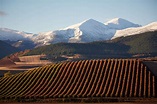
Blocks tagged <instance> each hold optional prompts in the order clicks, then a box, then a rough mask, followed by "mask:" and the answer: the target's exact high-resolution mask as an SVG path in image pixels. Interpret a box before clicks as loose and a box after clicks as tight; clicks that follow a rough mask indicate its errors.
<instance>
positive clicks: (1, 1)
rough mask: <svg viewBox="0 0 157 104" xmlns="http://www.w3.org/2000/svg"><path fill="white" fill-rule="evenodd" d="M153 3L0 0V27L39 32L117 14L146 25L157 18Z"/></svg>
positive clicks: (156, 0) (138, 0)
mask: <svg viewBox="0 0 157 104" xmlns="http://www.w3.org/2000/svg"><path fill="white" fill-rule="evenodd" d="M156 5H157V0H0V27H5V28H10V29H15V30H20V31H25V32H32V33H38V32H44V31H50V30H56V29H60V28H65V27H67V26H70V25H73V24H76V23H79V22H82V21H84V20H87V19H90V18H92V19H95V20H97V21H100V22H103V23H104V22H106V21H107V20H110V19H113V18H116V17H120V18H124V19H127V20H129V21H131V22H134V23H138V24H141V25H146V24H148V23H151V22H155V21H157V12H156V10H157V6H156Z"/></svg>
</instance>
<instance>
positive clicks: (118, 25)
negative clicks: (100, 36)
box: [104, 18, 140, 30]
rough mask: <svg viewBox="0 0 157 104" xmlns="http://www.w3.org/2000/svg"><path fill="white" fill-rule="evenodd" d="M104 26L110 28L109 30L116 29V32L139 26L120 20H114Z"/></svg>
mask: <svg viewBox="0 0 157 104" xmlns="http://www.w3.org/2000/svg"><path fill="white" fill-rule="evenodd" d="M104 24H105V25H107V26H108V27H110V28H111V29H116V30H122V29H126V28H130V27H140V25H138V24H134V23H132V22H130V21H128V20H125V19H122V18H114V19H112V20H110V21H108V22H106V23H104Z"/></svg>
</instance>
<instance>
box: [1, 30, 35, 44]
mask: <svg viewBox="0 0 157 104" xmlns="http://www.w3.org/2000/svg"><path fill="white" fill-rule="evenodd" d="M32 37H33V34H32V33H26V32H20V31H17V30H11V29H8V28H0V40H10V41H18V40H30V39H31V38H32Z"/></svg>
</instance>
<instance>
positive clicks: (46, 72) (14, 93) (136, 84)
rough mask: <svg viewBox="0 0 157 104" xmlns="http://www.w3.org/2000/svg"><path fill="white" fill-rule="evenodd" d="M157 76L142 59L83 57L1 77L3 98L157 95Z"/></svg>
mask: <svg viewBox="0 0 157 104" xmlns="http://www.w3.org/2000/svg"><path fill="white" fill-rule="evenodd" d="M156 90H157V85H156V78H155V75H154V74H153V73H152V72H151V71H150V70H149V69H148V68H147V67H146V66H145V65H144V64H143V63H142V62H141V61H139V60H132V59H112V60H111V59H108V60H83V61H76V62H65V63H60V64H55V65H46V66H44V67H40V68H37V69H34V70H29V71H27V72H23V73H20V74H16V75H14V76H11V77H3V78H0V98H1V99H5V98H7V99H8V98H16V97H18V98H38V97H39V98H64V97H69V98H72V97H73V98H84V97H156Z"/></svg>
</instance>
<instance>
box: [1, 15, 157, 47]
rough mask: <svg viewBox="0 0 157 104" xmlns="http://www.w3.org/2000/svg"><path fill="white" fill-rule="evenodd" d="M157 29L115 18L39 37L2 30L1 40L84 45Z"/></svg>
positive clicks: (90, 21)
mask: <svg viewBox="0 0 157 104" xmlns="http://www.w3.org/2000/svg"><path fill="white" fill-rule="evenodd" d="M156 27H157V26H156V23H152V24H149V25H147V26H143V27H140V25H138V24H134V23H132V22H129V21H127V20H125V19H122V18H115V19H112V20H110V21H108V22H106V23H101V22H98V21H96V20H93V19H88V20H85V21H83V22H81V23H78V24H75V25H72V26H69V27H66V28H63V29H59V30H55V31H48V32H41V33H39V34H38V35H37V34H36V35H35V34H31V33H26V32H20V31H17V30H11V29H7V28H0V40H11V41H18V40H31V41H33V42H34V43H35V44H37V45H38V46H41V45H48V44H51V43H59V42H66V43H68V42H69V43H84V42H93V41H102V40H110V39H111V38H112V39H114V38H116V37H120V36H127V35H133V34H138V33H141V32H146V31H151V30H155V29H156Z"/></svg>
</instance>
